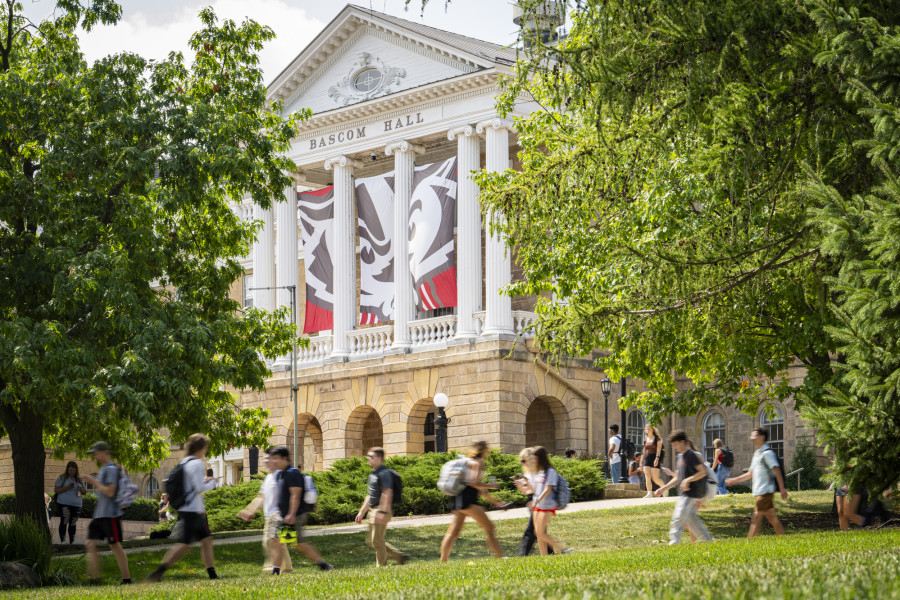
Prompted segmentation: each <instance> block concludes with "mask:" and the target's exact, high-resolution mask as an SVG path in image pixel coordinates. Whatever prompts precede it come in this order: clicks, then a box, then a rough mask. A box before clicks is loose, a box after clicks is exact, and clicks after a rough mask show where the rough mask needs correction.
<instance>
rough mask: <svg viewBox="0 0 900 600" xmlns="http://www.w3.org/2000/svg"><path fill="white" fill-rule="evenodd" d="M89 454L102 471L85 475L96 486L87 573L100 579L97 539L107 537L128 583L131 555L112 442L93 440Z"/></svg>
mask: <svg viewBox="0 0 900 600" xmlns="http://www.w3.org/2000/svg"><path fill="white" fill-rule="evenodd" d="M88 454H93V455H94V460H96V461H97V464H98V465H100V472H99V473H97V476H96V477H93V476H91V475H85V476H84V480H85V481H87V482H88V483H90V484H91V485H93V486H94V488H95V489H96V490H97V504H96V505H95V506H94V517H93V518H92V519H91V522H90V524H89V525H88V536H87V543H86V550H87V576H88V579H89V580H90V581H91V582H92V583H99V582H100V555H99V554H98V552H97V542H99V541H100V540H104V539H105V540H106V541H107V542H109V549H110V550H111V551H112V553H113V555H114V556H115V557H116V563H118V565H119V573H121V575H122V583H123V584H128V583H131V574H130V572H129V570H128V557H127V556H126V555H125V550H124V549H123V548H122V508H121V507H120V506H119V504H118V503H117V502H116V496H117V494H118V491H119V467H118V466H117V465H116V464H115V463H114V462H113V461H112V457H111V456H110V446H109V444H107V443H106V442H94V443H93V444H92V445H91V448H90V450H88Z"/></svg>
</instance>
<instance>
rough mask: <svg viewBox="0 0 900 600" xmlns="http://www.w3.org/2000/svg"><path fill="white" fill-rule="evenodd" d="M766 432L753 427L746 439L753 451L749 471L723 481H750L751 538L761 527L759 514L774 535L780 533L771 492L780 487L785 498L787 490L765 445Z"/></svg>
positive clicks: (730, 483)
mask: <svg viewBox="0 0 900 600" xmlns="http://www.w3.org/2000/svg"><path fill="white" fill-rule="evenodd" d="M768 437H769V434H768V432H767V431H766V430H765V429H764V428H763V427H757V428H756V429H754V430H753V431H751V432H750V441H751V442H753V447H754V448H756V451H755V452H754V453H753V461H752V462H751V463H750V470H749V471H747V472H746V473H744V474H743V475H740V476H738V477H729V478H728V479H726V480H725V484H726V485H735V484H738V483H742V482H744V481H748V480H750V479H752V480H753V484H752V488H751V489H752V492H753V495H754V496H755V497H756V507H755V508H754V510H753V518H752V519H751V521H750V531H749V532H748V533H747V537H750V538H752V537H755V536H756V535H758V534H759V530H760V527H761V526H762V520H763V517H766V518H767V519H768V520H769V523H770V524H771V525H772V529H774V530H775V533H776V534H777V535H784V527H782V525H781V521H779V520H778V515H776V514H775V502H774V498H775V491H776V490H778V489H780V490H781V497H782V499H784V500H787V499H788V493H787V490H786V489H785V487H784V478H783V476H782V473H781V469H780V468H779V466H778V457H777V456H775V452H774V451H773V450H772V448H770V447H769V444H767V443H766V442H767V440H768Z"/></svg>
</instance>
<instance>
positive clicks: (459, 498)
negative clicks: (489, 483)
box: [451, 485, 478, 510]
mask: <svg viewBox="0 0 900 600" xmlns="http://www.w3.org/2000/svg"><path fill="white" fill-rule="evenodd" d="M473 504H478V490H477V489H476V488H473V487H472V486H471V485H467V486H466V487H464V488H463V489H462V491H461V492H460V493H458V494H457V495H456V496H454V497H453V500H452V502H451V510H466V509H467V508H469V507H470V506H472V505H473Z"/></svg>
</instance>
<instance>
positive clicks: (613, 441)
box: [609, 434, 622, 465]
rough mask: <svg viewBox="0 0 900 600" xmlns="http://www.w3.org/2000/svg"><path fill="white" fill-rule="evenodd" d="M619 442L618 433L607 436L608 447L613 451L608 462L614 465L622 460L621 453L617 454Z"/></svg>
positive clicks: (620, 439)
mask: <svg viewBox="0 0 900 600" xmlns="http://www.w3.org/2000/svg"><path fill="white" fill-rule="evenodd" d="M621 443H622V438H621V437H620V436H619V435H618V434H616V435H614V436H612V437H611V438H609V449H610V450H612V451H613V455H612V458H610V459H609V464H611V465H614V464H616V463H620V462H622V455H621V454H619V445H620V444H621Z"/></svg>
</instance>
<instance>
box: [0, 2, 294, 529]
mask: <svg viewBox="0 0 900 600" xmlns="http://www.w3.org/2000/svg"><path fill="white" fill-rule="evenodd" d="M57 4H58V10H57V16H56V17H55V18H52V19H49V20H47V21H43V22H41V23H39V24H37V25H35V24H32V23H30V22H29V21H27V20H26V19H25V18H24V17H23V16H22V15H21V6H20V5H19V4H18V3H17V2H15V1H14V0H7V1H6V11H5V13H4V15H3V18H2V34H0V122H2V123H3V127H2V128H0V198H2V200H0V423H2V429H3V430H5V434H6V435H8V436H9V439H10V443H11V446H12V455H13V463H14V470H15V489H16V513H17V514H19V515H24V514H33V515H38V514H40V513H41V510H42V508H43V497H42V493H43V486H44V460H45V452H44V449H45V447H50V448H53V449H54V451H55V453H56V454H57V455H61V454H62V453H63V452H64V451H75V452H78V453H80V454H82V455H83V454H84V452H85V450H86V449H87V447H88V445H89V444H90V443H91V442H92V441H94V440H96V439H104V440H107V441H108V442H110V443H111V444H112V446H113V454H114V456H115V457H116V458H117V460H118V461H119V462H121V463H122V464H123V465H124V466H126V467H127V468H131V469H147V468H152V467H153V466H154V465H156V464H158V462H159V460H160V459H162V458H163V457H165V455H166V454H167V453H168V445H169V442H170V441H172V442H176V443H177V442H180V441H183V440H185V439H186V438H187V436H188V435H190V434H191V433H193V432H195V431H203V432H206V433H208V434H210V436H211V438H212V444H211V446H212V451H213V452H214V453H218V452H221V451H224V450H225V449H227V448H229V447H232V446H235V445H249V444H253V443H257V444H259V443H264V442H265V440H266V439H267V438H268V436H269V434H270V433H271V427H270V426H269V425H267V423H266V413H265V411H263V410H261V409H247V408H241V407H240V406H238V405H236V402H235V397H234V395H233V394H232V393H231V392H229V391H227V390H226V386H231V387H233V388H238V389H243V388H252V389H262V387H263V383H264V378H265V377H266V376H267V375H268V370H267V367H266V364H265V362H264V360H263V359H262V357H261V355H262V356H265V357H274V356H277V355H279V354H283V353H285V352H287V350H288V348H289V347H290V339H291V336H292V335H293V334H292V331H293V330H292V327H291V326H289V325H288V324H287V323H286V322H285V321H284V314H282V313H274V314H266V313H263V312H260V311H255V310H250V311H247V312H244V313H242V312H241V310H240V306H239V305H238V304H237V303H236V302H234V301H233V300H231V299H230V298H229V289H230V287H231V286H232V284H233V283H234V282H235V281H236V279H237V278H238V277H239V276H240V275H241V274H242V268H241V266H240V264H239V262H238V261H237V259H236V258H235V257H239V256H242V255H245V254H247V251H248V248H249V245H250V244H251V243H252V240H253V239H254V236H255V231H256V225H255V224H248V223H243V222H241V221H240V220H239V219H238V218H237V217H236V215H235V214H234V213H233V212H232V211H231V210H230V209H229V202H230V201H233V200H239V199H241V198H251V199H252V201H254V202H255V203H257V204H258V205H260V206H262V207H268V206H269V205H270V202H271V199H272V198H279V197H282V196H283V190H284V187H285V186H286V185H288V184H289V182H290V179H289V177H288V175H287V174H286V173H287V172H289V171H290V170H292V169H293V165H292V164H291V163H290V161H289V160H287V159H285V158H284V157H283V154H282V153H283V152H284V150H286V149H287V148H288V144H289V140H290V139H291V137H292V136H293V135H295V132H296V122H295V121H296V117H290V118H283V117H281V116H279V111H280V109H281V107H280V105H278V104H275V105H272V106H269V105H267V103H266V99H265V88H264V86H263V82H262V75H261V72H260V69H259V66H258V60H257V55H256V54H257V52H258V51H259V50H260V48H261V46H262V44H263V42H264V41H266V40H268V39H270V38H271V37H272V36H273V34H272V32H271V30H269V29H268V28H265V27H262V26H260V25H258V24H256V23H254V22H253V21H245V22H243V23H241V24H240V25H237V24H235V23H234V22H232V21H224V22H222V23H221V24H218V23H217V21H216V17H215V15H214V14H213V12H212V11H211V10H209V9H205V10H203V11H201V19H202V22H203V28H202V29H201V30H200V31H198V32H197V33H195V34H194V35H193V36H192V38H191V40H190V47H191V50H192V52H193V53H194V56H193V60H192V62H191V64H190V65H189V66H187V65H186V64H185V60H184V57H183V56H182V55H181V54H180V53H172V54H170V55H169V57H168V58H167V59H166V60H163V61H161V62H152V61H147V60H144V59H143V58H141V57H139V56H136V55H134V54H127V53H126V54H118V55H113V56H109V57H107V58H104V59H101V60H99V61H97V62H95V63H94V64H88V63H87V62H86V61H85V60H84V58H83V56H82V54H81V52H80V49H79V45H78V39H77V36H76V28H77V27H78V26H79V25H81V26H82V27H84V28H85V29H89V28H90V27H91V26H93V25H95V24H97V23H106V24H111V23H114V22H115V21H116V20H117V19H118V18H119V14H120V9H119V7H118V5H117V4H116V3H115V2H113V1H112V0H91V1H89V2H82V1H79V0H59V2H58V3H57ZM2 433H4V432H3V431H0V434H2Z"/></svg>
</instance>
